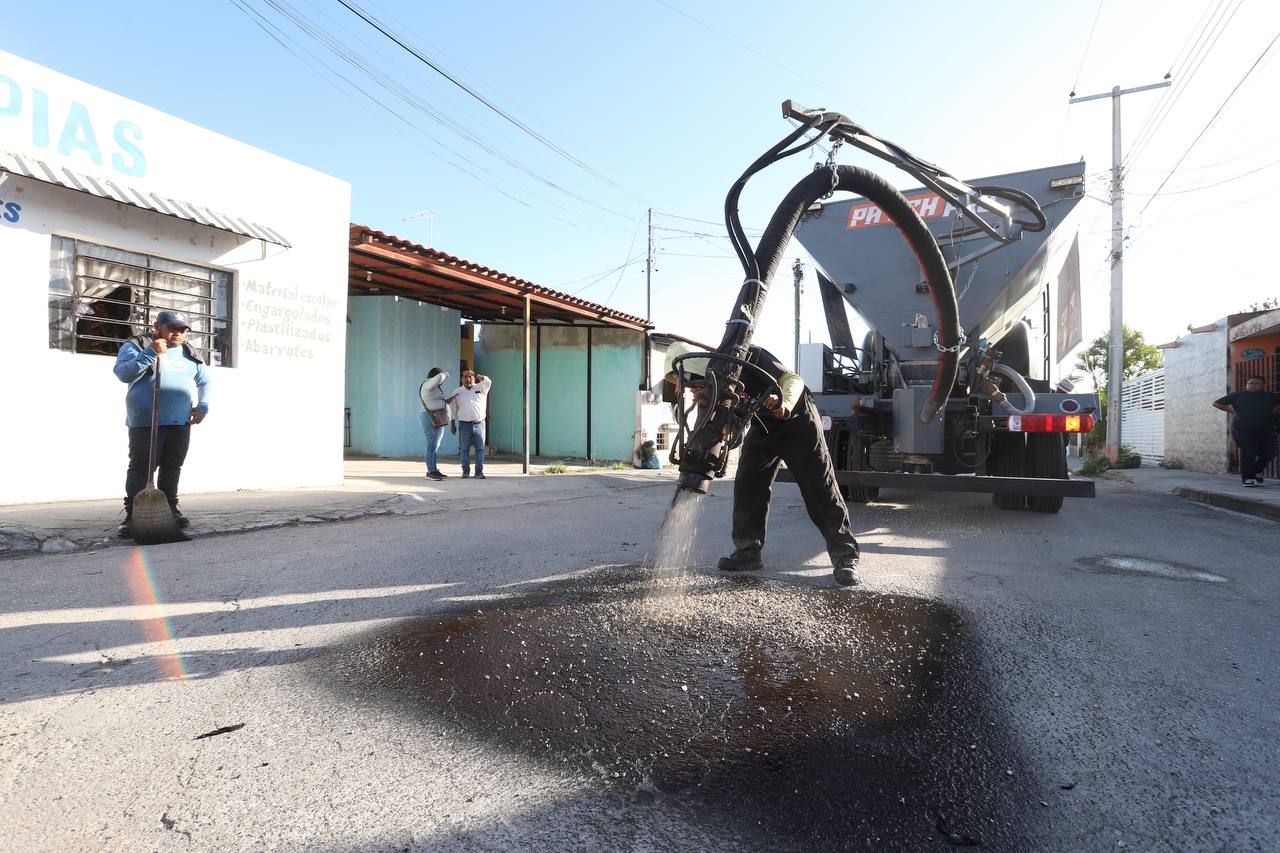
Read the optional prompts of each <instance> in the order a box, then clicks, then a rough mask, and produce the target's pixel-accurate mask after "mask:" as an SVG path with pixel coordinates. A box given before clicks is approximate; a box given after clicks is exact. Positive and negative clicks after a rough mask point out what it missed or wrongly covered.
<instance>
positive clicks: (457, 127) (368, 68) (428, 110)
mask: <svg viewBox="0 0 1280 853" xmlns="http://www.w3.org/2000/svg"><path fill="white" fill-rule="evenodd" d="M265 2H266V4H267V5H268V6H270V7H271V8H272V9H274V10H275V11H276V13H277V14H279V15H281V16H282V17H284V18H285V19H286V20H288V21H290V22H292V23H293V24H294V26H296V27H297V28H298V29H300V30H301V31H302V32H303V33H305V34H306V35H308V36H309V37H311V38H312V39H313V40H314V41H317V42H319V43H320V45H321V46H323V47H324V48H326V49H327V50H328V51H329V52H331V53H333V54H334V55H336V56H337V57H338V58H339V59H341V60H342V61H343V62H345V63H346V64H347V65H349V66H351V67H352V68H354V69H355V70H356V71H358V72H361V73H363V74H365V75H366V76H368V77H369V78H370V79H371V80H372V81H373V82H374V83H376V84H377V85H378V86H379V87H380V88H382V89H383V90H385V91H386V92H387V93H388V94H390V95H393V96H394V97H396V98H398V99H399V100H401V101H403V102H404V103H405V104H407V105H408V106H410V107H412V108H413V109H415V110H417V111H418V112H421V113H423V114H425V115H427V116H428V117H429V118H431V119H432V120H433V121H434V122H436V123H437V124H439V125H440V126H441V127H443V128H445V129H446V130H450V131H452V132H454V133H457V134H458V135H460V136H461V137H463V138H464V139H465V140H467V141H469V142H471V143H472V144H474V145H475V146H476V147H478V148H480V149H481V150H483V151H486V152H487V153H489V154H491V155H493V156H494V157H495V158H497V159H499V160H501V161H502V162H504V163H506V164H507V165H509V166H511V167H512V168H514V169H516V170H517V171H520V172H522V173H523V174H525V175H527V176H529V177H531V178H533V179H534V180H537V181H538V182H540V183H542V184H544V185H546V186H548V187H550V188H552V189H555V190H557V191H559V192H561V193H564V194H565V195H567V196H569V197H571V198H573V199H575V200H577V201H580V202H582V203H584V204H587V205H590V206H592V207H596V208H598V209H600V210H604V211H606V212H608V213H610V214H613V215H615V216H619V217H623V218H626V219H628V220H629V219H630V217H629V216H627V215H626V214H623V213H619V212H618V211H615V210H611V209H609V208H607V207H604V206H603V205H600V204H597V203H596V202H594V201H592V200H591V199H589V198H586V197H585V196H582V195H579V194H578V193H574V192H572V191H571V190H567V189H566V188H564V187H561V186H560V185H559V184H557V183H556V182H554V181H552V180H550V179H548V178H546V177H544V176H543V175H541V174H538V173H537V172H534V171H533V170H532V169H530V168H528V167H526V166H524V165H523V164H522V163H519V162H517V161H515V160H513V159H512V158H510V157H508V156H506V155H505V154H503V153H501V152H499V151H497V150H495V149H494V148H493V147H492V146H490V145H488V144H487V143H485V142H484V141H483V140H482V139H480V138H479V137H478V136H476V134H474V133H473V132H471V131H470V130H469V129H467V128H466V127H465V126H464V125H462V124H461V123H460V122H458V121H456V120H455V119H453V118H452V117H450V116H448V115H447V114H445V113H443V112H441V111H440V110H438V109H436V108H434V107H432V106H431V105H430V104H429V103H427V102H426V101H424V100H422V99H421V98H419V97H418V96H417V95H415V94H414V93H413V92H411V91H410V90H409V89H407V88H406V87H404V86H403V85H401V84H400V83H399V82H397V81H395V80H394V79H392V78H391V77H389V76H388V75H386V74H385V73H383V72H382V71H381V70H379V69H378V68H376V67H374V66H373V65H372V64H371V63H369V62H368V61H366V60H365V59H364V58H363V57H361V56H360V55H358V54H356V53H355V52H354V51H352V50H351V49H350V48H348V47H347V46H346V44H345V43H343V42H340V41H338V40H336V39H334V38H333V36H331V35H330V34H329V33H328V32H327V31H326V30H325V29H324V28H323V27H322V26H320V25H319V24H317V23H316V22H315V21H313V20H311V19H310V18H309V17H307V16H306V15H305V14H303V13H302V12H300V11H299V10H298V9H296V8H294V7H293V6H291V5H289V3H287V2H285V0H265ZM308 53H309V52H308ZM318 61H321V62H322V64H325V63H323V61H322V60H318ZM325 67H329V66H328V65H327V64H325ZM330 70H331V71H332V69H330ZM333 73H335V74H337V73H338V72H333ZM339 76H342V75H339ZM342 79H343V80H345V81H346V82H347V83H348V85H351V86H352V87H353V88H354V89H356V90H357V91H358V92H360V93H361V94H362V95H364V96H365V97H366V98H368V99H369V100H370V101H372V102H374V103H376V104H377V105H378V106H380V107H382V108H383V109H384V110H386V111H387V112H389V113H390V114H391V115H392V116H393V117H395V118H396V119H397V120H399V121H400V122H402V123H404V124H406V125H407V126H409V127H411V128H412V129H414V130H416V131H418V132H419V133H421V134H422V135H423V136H424V137H426V138H427V139H429V140H430V141H431V142H433V143H434V144H435V145H436V146H438V147H439V148H442V149H443V150H445V151H448V152H449V153H451V154H452V155H453V156H454V157H456V158H458V159H460V160H462V161H464V162H466V163H468V164H470V165H471V166H472V167H474V168H476V169H479V170H480V171H483V172H486V173H487V174H490V175H492V176H493V177H494V178H498V176H497V175H496V174H494V173H493V172H492V171H490V170H488V169H485V168H484V167H483V166H481V165H480V164H479V163H476V162H475V161H474V160H472V159H470V158H469V157H467V156H466V155H464V154H462V153H461V152H458V151H456V150H454V149H452V148H450V147H449V146H448V145H446V144H444V143H443V142H441V141H440V140H439V139H437V138H435V137H433V136H431V135H430V134H429V133H427V132H426V131H424V130H422V128H420V127H419V126H418V125H416V124H414V123H413V122H411V121H409V120H408V119H406V118H405V117H404V116H403V115H401V114H400V113H398V112H396V111H395V110H393V109H391V108H390V107H388V106H387V105H386V104H385V103H383V102H382V101H381V100H380V99H378V98H377V97H375V96H374V95H372V94H370V93H369V92H368V91H367V90H366V89H364V87H362V86H360V85H359V84H356V83H355V82H354V81H351V80H350V79H349V78H347V77H345V76H342ZM442 159H444V160H445V162H447V163H449V165H452V166H454V167H455V168H458V169H459V170H460V171H463V172H464V173H466V174H468V175H470V176H471V177H473V178H476V179H477V180H479V181H480V182H481V183H484V184H485V185H486V186H489V187H491V188H492V189H495V190H496V191H497V192H499V193H500V194H502V195H504V196H506V197H507V198H510V199H512V200H513V201H516V202H517V203H519V204H521V205H523V206H525V207H528V208H529V209H531V210H537V208H535V207H534V206H533V205H531V204H529V203H528V202H525V201H523V200H522V199H519V198H516V197H515V196H513V195H511V193H509V192H507V191H506V190H504V189H503V188H501V187H497V186H494V185H493V184H491V183H489V182H488V181H485V180H484V179H482V178H480V177H479V176H478V175H476V174H475V173H473V172H470V171H469V170H467V169H465V168H462V167H460V166H458V164H457V163H453V162H451V161H449V160H448V158H442ZM499 180H501V179H500V178H499ZM520 191H521V192H525V193H526V194H528V195H530V196H531V197H533V198H535V199H538V200H539V201H540V202H542V203H543V204H547V205H550V206H551V207H554V208H556V209H558V210H561V211H563V212H565V213H567V214H569V215H571V216H577V217H582V218H586V217H583V215H582V214H581V213H578V212H577V211H573V210H570V209H569V208H566V207H564V206H563V205H560V204H557V203H556V202H553V201H551V200H549V199H546V198H542V197H540V196H538V195H537V194H535V193H530V192H529V191H528V190H524V189H521V190H520ZM538 212H540V213H542V214H543V215H546V216H550V217H551V218H553V219H555V220H557V221H560V222H563V223H564V224H566V225H570V226H572V227H574V228H577V229H581V230H585V231H592V229H590V228H585V227H583V226H582V225H580V224H579V223H576V222H570V221H569V220H566V219H563V218H562V217H559V216H556V215H555V214H552V213H547V212H546V211H538ZM588 221H591V222H592V224H594V225H596V226H598V227H602V228H610V229H613V230H616V231H620V232H621V233H624V234H625V233H627V229H625V228H623V227H621V226H618V225H614V224H612V223H607V222H601V221H599V220H588Z"/></svg>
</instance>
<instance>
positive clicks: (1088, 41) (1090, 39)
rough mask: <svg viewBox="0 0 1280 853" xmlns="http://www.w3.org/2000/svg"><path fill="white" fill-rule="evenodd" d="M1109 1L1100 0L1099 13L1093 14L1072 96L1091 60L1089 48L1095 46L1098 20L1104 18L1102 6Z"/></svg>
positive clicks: (1072, 85)
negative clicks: (1086, 63)
mask: <svg viewBox="0 0 1280 853" xmlns="http://www.w3.org/2000/svg"><path fill="white" fill-rule="evenodd" d="M1106 2H1107V0H1098V11H1096V12H1094V13H1093V24H1092V25H1091V26H1090V27H1089V37H1088V38H1087V39H1085V42H1084V53H1082V54H1081V55H1080V65H1079V66H1078V67H1077V68H1076V79H1075V80H1073V81H1072V82H1071V95H1072V97H1075V93H1076V87H1077V86H1079V85H1080V72H1081V71H1083V70H1084V61H1085V60H1086V59H1088V58H1089V46H1090V45H1092V44H1093V32H1094V30H1096V29H1097V28H1098V18H1100V17H1102V6H1103V4H1104V3H1106Z"/></svg>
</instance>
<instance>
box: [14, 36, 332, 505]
mask: <svg viewBox="0 0 1280 853" xmlns="http://www.w3.org/2000/svg"><path fill="white" fill-rule="evenodd" d="M349 210H350V187H349V185H348V184H346V183H345V182H343V181H340V180H338V179H336V178H332V177H329V176H327V175H323V174H320V173H318V172H315V171H313V170H311V169H308V168H306V167H303V166H301V165H298V164H296V163H292V162H289V161H286V160H283V159H281V158H279V157H277V156H274V155H272V154H270V153H267V152H265V151H261V150H259V149H256V148H253V147H251V146H249V145H246V144H243V143H241V142H237V141H235V140H233V139H228V138H226V137H224V136H221V135H219V134H216V133H213V132H211V131H208V130H205V129H202V128H200V127H196V126H194V125H192V124H189V123H187V122H185V121H182V120H181V119H178V118H175V117H173V116H170V115H166V114H164V113H161V112H159V111H157V110H154V109H151V108H149V107H146V106H144V105H142V104H139V103H136V102H134V101H130V100H128V99H125V98H122V97H119V96H117V95H114V94H111V93H110V92H105V91H103V90H101V89H98V88H95V87H93V86H91V85H89V84H87V83H83V82H80V81H78V80H74V79H71V78H69V77H66V76H63V75H61V74H58V73H56V72H54V71H51V70H49V69H47V68H42V67H40V66H38V65H35V64H33V63H30V62H27V61H25V60H23V59H20V58H19V57H17V56H14V55H12V54H9V53H5V52H3V51H0V265H2V267H3V282H4V286H3V288H0V307H2V309H3V314H4V316H5V317H6V319H7V320H8V328H7V330H6V334H5V335H4V336H3V337H0V352H2V353H3V357H4V360H5V363H6V364H8V365H10V366H11V370H10V372H9V378H8V382H7V383H6V389H5V390H6V403H5V406H4V409H5V415H4V425H3V432H4V435H5V438H6V442H5V446H6V448H7V450H8V454H7V458H6V460H5V474H4V476H3V477H2V478H0V503H20V502H30V501H53V500H73V499H88V498H105V497H116V496H119V495H120V494H121V492H122V487H123V479H124V470H125V461H126V449H127V446H128V441H127V433H126V429H125V424H124V415H125V409H124V395H125V390H126V388H125V386H124V385H123V384H122V383H121V382H119V381H118V380H117V379H116V378H115V376H114V375H113V373H112V366H113V363H114V355H115V352H116V350H117V348H118V347H119V344H120V342H121V341H122V340H124V339H127V338H129V337H130V336H132V335H135V334H138V333H139V332H142V331H144V330H146V329H148V328H149V327H150V325H151V323H152V321H153V319H154V317H155V314H156V312H157V311H159V310H161V309H164V308H176V309H179V310H182V311H184V312H186V314H187V315H188V317H189V318H190V319H191V323H192V335H191V338H190V339H191V342H192V343H193V345H194V346H195V347H196V348H197V349H198V350H199V351H200V353H201V355H202V356H203V357H204V360H205V361H206V363H207V364H209V365H210V371H211V374H212V378H213V389H212V393H213V396H212V399H211V401H210V413H209V417H208V419H207V420H206V421H205V422H204V423H203V424H201V425H199V426H198V427H196V428H195V430H196V432H195V434H194V435H193V440H192V445H191V452H190V455H189V456H188V460H187V464H186V467H185V468H184V469H183V483H182V488H183V491H184V492H191V491H206V490H225V489H237V488H255V489H264V488H284V487H293V486H307V485H322V484H330V483H336V482H340V481H341V479H342V447H343V426H344V425H343V420H342V413H343V396H344V392H343V382H342V376H343V371H344V348H345V343H346V335H347V317H346V309H347V230H348V219H349Z"/></svg>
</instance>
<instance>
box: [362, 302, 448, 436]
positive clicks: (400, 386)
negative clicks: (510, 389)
mask: <svg viewBox="0 0 1280 853" xmlns="http://www.w3.org/2000/svg"><path fill="white" fill-rule="evenodd" d="M347 320H348V323H347V374H346V405H347V407H348V408H350V409H351V445H352V446H351V448H350V450H351V451H353V452H355V453H366V454H370V455H373V456H380V457H384V458H394V457H405V456H421V455H422V451H423V443H424V440H423V436H422V426H421V424H420V423H419V421H418V411H419V410H420V409H421V405H420V404H419V403H418V386H420V385H421V384H422V381H423V380H424V379H426V377H427V371H428V370H430V369H431V368H432V367H439V368H441V369H443V370H445V371H447V372H448V373H449V382H447V383H446V386H447V387H446V389H445V390H446V391H449V390H452V389H453V388H454V387H456V386H457V384H458V382H457V380H458V359H459V353H460V349H461V347H460V334H461V332H460V324H461V315H460V314H459V313H458V312H457V311H453V310H441V309H440V308H439V307H437V306H435V305H427V304H426V303H424V302H417V301H414V300H411V299H396V298H395V297H393V296H350V297H348V298H347ZM440 452H441V453H445V454H456V453H457V452H458V442H457V439H456V438H455V437H454V436H453V435H451V434H449V433H445V436H444V441H443V442H441V444H440Z"/></svg>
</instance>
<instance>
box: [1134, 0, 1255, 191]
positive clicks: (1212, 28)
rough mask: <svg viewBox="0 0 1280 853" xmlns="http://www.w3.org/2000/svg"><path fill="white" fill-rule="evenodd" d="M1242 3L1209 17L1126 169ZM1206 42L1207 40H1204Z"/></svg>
mask: <svg viewBox="0 0 1280 853" xmlns="http://www.w3.org/2000/svg"><path fill="white" fill-rule="evenodd" d="M1229 2H1230V0H1219V6H1218V8H1219V9H1226V8H1227V6H1226V4H1227V3H1229ZM1243 3H1244V0H1237V2H1236V5H1235V7H1234V8H1231V10H1230V12H1229V13H1227V14H1225V15H1224V16H1222V17H1220V18H1219V19H1218V20H1217V21H1214V20H1212V18H1213V17H1214V16H1216V14H1217V13H1216V12H1215V13H1214V15H1213V16H1211V20H1210V23H1209V25H1208V28H1207V29H1203V30H1202V37H1201V38H1200V39H1197V40H1196V44H1195V45H1193V47H1192V52H1191V53H1190V54H1189V55H1188V56H1187V59H1186V61H1185V62H1184V63H1183V65H1182V66H1181V67H1179V68H1175V69H1173V70H1171V71H1170V72H1169V73H1170V74H1173V75H1175V76H1176V77H1177V83H1176V84H1175V86H1174V87H1173V88H1172V89H1170V90H1169V91H1168V92H1166V93H1165V95H1164V97H1162V98H1161V99H1160V101H1159V102H1158V103H1157V104H1156V108H1155V109H1154V110H1152V112H1151V115H1149V116H1148V117H1147V121H1146V122H1145V123H1144V124H1143V126H1142V128H1141V129H1140V130H1139V131H1138V136H1137V138H1136V139H1135V140H1134V143H1133V145H1132V146H1131V147H1130V149H1129V153H1128V155H1127V156H1126V157H1125V159H1124V164H1125V169H1126V171H1127V170H1128V166H1130V165H1132V164H1133V163H1134V162H1135V161H1137V159H1138V158H1139V157H1140V156H1142V154H1143V153H1144V152H1145V151H1146V150H1147V146H1148V145H1150V144H1151V140H1153V139H1154V138H1155V135H1156V132H1157V131H1159V130H1160V128H1161V127H1163V126H1164V122H1165V120H1166V119H1167V118H1168V117H1169V115H1170V114H1171V113H1172V112H1173V108H1174V107H1176V106H1177V105H1178V101H1180V100H1181V99H1182V96H1183V95H1184V94H1185V93H1186V91H1187V89H1188V88H1190V86H1191V81H1192V80H1194V79H1195V77H1196V75H1197V74H1198V73H1199V72H1200V69H1201V68H1202V67H1203V66H1204V62H1205V60H1206V59H1208V58H1209V54H1210V53H1212V52H1213V49H1214V47H1216V46H1217V44H1218V40H1219V39H1220V38H1222V34H1223V33H1225V32H1226V31H1227V27H1228V26H1229V25H1230V24H1231V21H1232V19H1233V18H1235V16H1236V12H1238V11H1240V6H1241V5H1243ZM1206 39H1209V40H1208V41H1206ZM1192 62H1194V63H1195V65H1194V66H1193V67H1192V68H1191V70H1190V71H1188V72H1187V73H1186V74H1183V73H1182V72H1183V70H1184V69H1185V68H1186V66H1187V65H1190V64H1191V63H1192Z"/></svg>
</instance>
